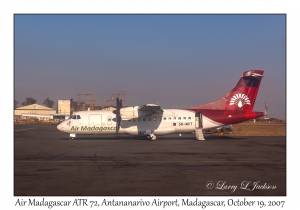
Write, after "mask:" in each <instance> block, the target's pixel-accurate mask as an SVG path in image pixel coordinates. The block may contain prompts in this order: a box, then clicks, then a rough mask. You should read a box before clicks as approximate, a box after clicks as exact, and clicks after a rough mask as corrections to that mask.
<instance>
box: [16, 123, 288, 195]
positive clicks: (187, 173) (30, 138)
mask: <svg viewBox="0 0 300 210" xmlns="http://www.w3.org/2000/svg"><path fill="white" fill-rule="evenodd" d="M205 138H206V140H205V141H197V140H196V138H195V136H194V135H193V134H182V136H179V135H177V134H176V135H175V134H174V135H167V136H158V140H157V141H151V140H148V139H143V138H136V137H133V136H120V138H119V139H117V138H116V136H115V135H110V136H109V135H82V136H80V135H78V138H76V139H75V140H69V134H67V133H63V132H60V131H58V130H57V129H56V125H15V127H14V195H15V196H211V195H212V196H222V195H225V196H285V195H286V137H285V136H255V137H251V136H234V137H228V136H215V135H213V134H210V135H205Z"/></svg>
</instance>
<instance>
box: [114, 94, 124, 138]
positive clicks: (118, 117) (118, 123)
mask: <svg viewBox="0 0 300 210" xmlns="http://www.w3.org/2000/svg"><path fill="white" fill-rule="evenodd" d="M116 101H117V106H116V107H117V110H115V111H114V113H115V114H116V118H117V125H116V133H118V132H119V130H120V123H121V115H120V109H121V108H122V99H119V98H118V97H117V100H116Z"/></svg>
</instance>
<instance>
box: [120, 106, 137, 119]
mask: <svg viewBox="0 0 300 210" xmlns="http://www.w3.org/2000/svg"><path fill="white" fill-rule="evenodd" d="M138 108H139V107H138V106H134V107H125V108H121V109H120V115H121V118H122V120H130V119H132V118H137V117H139V111H138Z"/></svg>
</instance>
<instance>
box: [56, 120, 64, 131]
mask: <svg viewBox="0 0 300 210" xmlns="http://www.w3.org/2000/svg"><path fill="white" fill-rule="evenodd" d="M63 128H64V127H63V122H62V123H60V124H58V126H57V129H58V130H60V131H63Z"/></svg>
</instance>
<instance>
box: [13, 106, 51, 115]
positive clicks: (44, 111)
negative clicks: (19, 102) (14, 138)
mask: <svg viewBox="0 0 300 210" xmlns="http://www.w3.org/2000/svg"><path fill="white" fill-rule="evenodd" d="M55 113H56V110H54V109H51V108H49V107H46V106H43V105H40V104H30V105H27V106H22V107H19V108H16V109H15V110H14V115H15V116H21V115H22V114H39V115H50V114H55Z"/></svg>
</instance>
